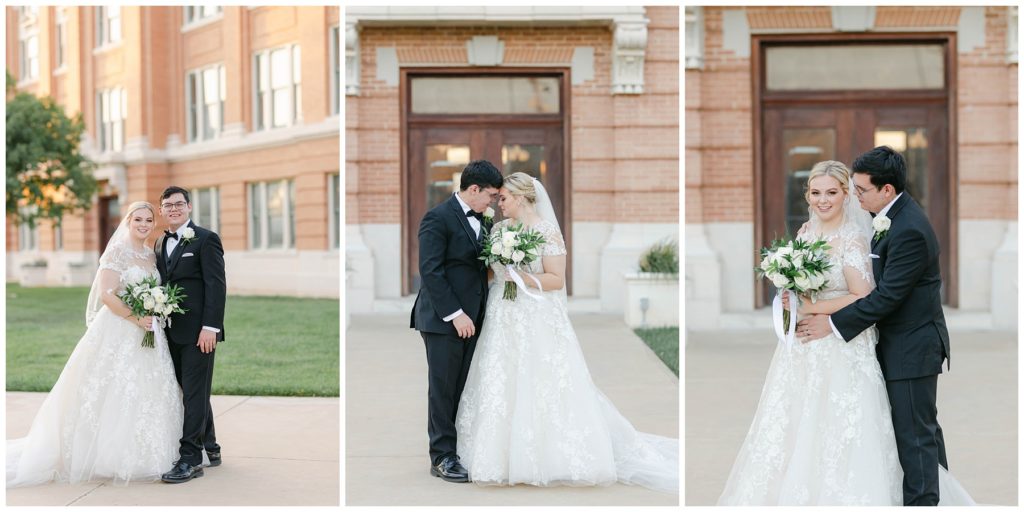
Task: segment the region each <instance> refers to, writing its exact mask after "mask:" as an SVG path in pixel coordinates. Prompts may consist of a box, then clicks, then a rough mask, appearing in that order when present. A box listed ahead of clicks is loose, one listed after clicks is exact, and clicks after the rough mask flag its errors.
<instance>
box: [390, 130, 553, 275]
mask: <svg viewBox="0 0 1024 512" xmlns="http://www.w3.org/2000/svg"><path fill="white" fill-rule="evenodd" d="M407 148H408V149H407V151H408V165H407V175H406V183H407V194H406V196H407V203H406V208H405V212H406V218H405V219H404V220H405V225H406V226H407V227H408V228H407V229H406V230H405V231H406V233H405V243H406V247H407V251H406V255H407V256H406V258H407V259H406V262H405V265H404V266H405V273H406V275H405V279H404V280H403V292H404V293H416V292H417V291H418V290H419V287H420V276H419V268H418V264H417V262H418V261H419V242H418V237H417V231H418V228H419V223H420V220H421V219H422V218H423V215H424V214H425V213H426V212H427V210H429V209H431V208H433V207H434V206H436V205H438V204H440V203H441V202H443V201H446V200H448V198H449V197H451V195H452V193H453V192H455V191H456V190H458V189H459V177H460V175H461V173H462V170H463V168H464V167H465V166H466V164H468V163H469V162H470V161H472V160H480V159H484V160H488V161H490V162H491V163H493V164H495V166H497V167H498V169H499V170H501V173H502V175H505V176H507V175H509V174H511V173H514V172H520V171H521V172H525V173H527V174H530V175H531V176H533V177H535V178H537V179H538V180H540V182H541V183H543V184H544V187H545V188H546V189H547V192H548V195H549V196H550V197H551V203H552V206H553V207H554V209H555V214H556V216H557V217H558V222H559V224H560V226H561V227H562V230H563V232H565V235H566V240H567V241H568V240H569V239H570V237H569V234H568V227H569V223H568V222H567V219H568V208H569V204H568V198H569V194H568V191H569V190H568V183H567V176H566V171H565V166H564V165H563V164H564V158H565V155H564V133H563V128H562V124H561V123H560V122H554V123H552V122H542V123H532V124H531V123H508V124H505V125H504V126H503V125H502V124H501V123H492V122H479V123H459V124H458V125H456V126H452V125H451V124H444V123H422V124H415V125H411V126H410V127H409V131H408V146H407ZM495 211H496V212H497V217H496V219H495V220H496V221H498V220H501V211H500V209H499V208H497V204H495Z"/></svg>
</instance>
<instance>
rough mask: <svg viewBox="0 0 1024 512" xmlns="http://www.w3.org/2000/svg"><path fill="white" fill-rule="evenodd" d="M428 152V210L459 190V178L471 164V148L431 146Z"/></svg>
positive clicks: (462, 145)
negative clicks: (467, 165) (463, 170)
mask: <svg viewBox="0 0 1024 512" xmlns="http://www.w3.org/2000/svg"><path fill="white" fill-rule="evenodd" d="M426 151H427V159H426V162H427V168H426V169H425V171H426V176H427V209H430V208H433V207H435V206H437V205H439V204H441V203H442V202H443V201H445V200H447V199H448V197H449V196H451V195H452V193H453V192H455V191H456V190H459V177H460V176H462V169H464V168H465V167H466V164H468V163H469V146H468V145H464V144H430V145H427V149H426Z"/></svg>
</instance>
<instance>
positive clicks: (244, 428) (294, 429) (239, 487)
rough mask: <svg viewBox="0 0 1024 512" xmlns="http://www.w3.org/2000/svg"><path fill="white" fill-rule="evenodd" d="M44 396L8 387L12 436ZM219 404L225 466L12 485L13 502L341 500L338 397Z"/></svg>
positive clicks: (216, 400)
mask: <svg viewBox="0 0 1024 512" xmlns="http://www.w3.org/2000/svg"><path fill="white" fill-rule="evenodd" d="M45 397H46V394H45V393H13V392H12V393H7V439H13V438H17V437H22V436H24V435H25V434H26V433H27V432H28V429H29V427H30V425H31V423H32V418H34V417H35V414H36V411H37V410H38V409H39V406H40V405H41V404H42V402H43V399H44V398H45ZM212 405H213V411H214V414H215V415H216V425H217V440H218V441H219V442H220V444H221V447H222V450H223V452H222V453H223V456H224V464H223V465H221V466H219V467H216V468H206V469H205V473H206V474H205V476H203V477H202V478H198V479H196V480H192V481H190V482H187V483H184V484H177V485H170V484H165V483H163V482H152V483H148V482H147V483H132V484H130V485H128V486H116V485H113V484H111V483H110V482H105V483H104V482H91V483H86V484H79V485H67V484H49V485H41V486H37V487H27V488H19V489H7V505H9V506H10V505H91V506H97V505H324V506H337V505H339V504H340V496H339V483H338V480H339V474H338V470H339V458H338V457H339V450H338V448H339V446H338V439H339V437H340V435H339V432H338V412H339V410H338V399H337V398H292V397H245V396H214V397H213V399H212ZM168 469H170V468H169V467H168Z"/></svg>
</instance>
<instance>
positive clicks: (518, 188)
mask: <svg viewBox="0 0 1024 512" xmlns="http://www.w3.org/2000/svg"><path fill="white" fill-rule="evenodd" d="M501 186H503V187H505V188H507V189H508V191H509V192H510V193H512V195H514V196H522V197H524V198H526V200H527V201H529V202H530V204H535V203H536V202H537V189H536V188H535V187H534V186H533V176H530V175H529V174H526V173H525V172H514V173H512V174H509V175H508V176H505V181H504V182H503V183H502V184H501Z"/></svg>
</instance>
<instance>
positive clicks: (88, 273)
mask: <svg viewBox="0 0 1024 512" xmlns="http://www.w3.org/2000/svg"><path fill="white" fill-rule="evenodd" d="M92 278H93V269H92V268H91V267H87V266H85V265H68V268H67V270H65V271H64V275H62V276H60V280H61V284H62V285H64V286H89V285H90V284H92Z"/></svg>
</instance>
